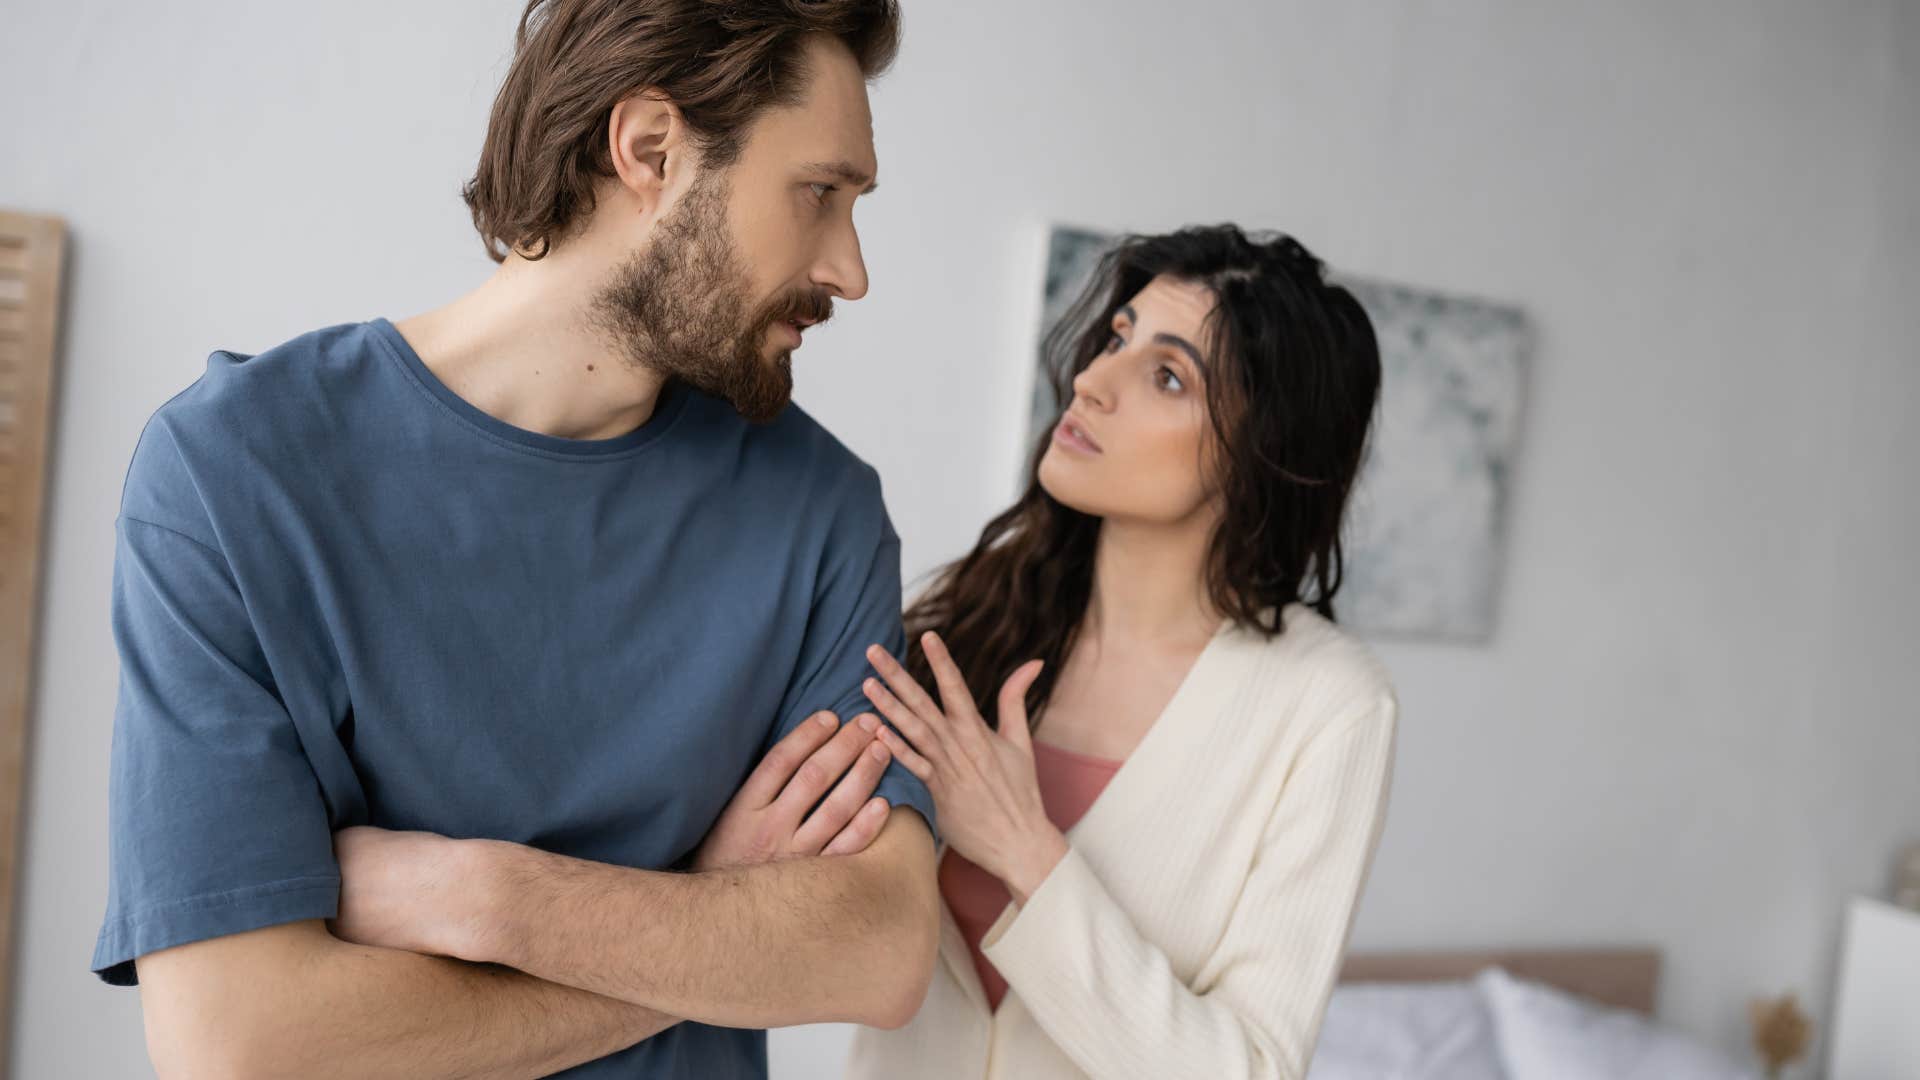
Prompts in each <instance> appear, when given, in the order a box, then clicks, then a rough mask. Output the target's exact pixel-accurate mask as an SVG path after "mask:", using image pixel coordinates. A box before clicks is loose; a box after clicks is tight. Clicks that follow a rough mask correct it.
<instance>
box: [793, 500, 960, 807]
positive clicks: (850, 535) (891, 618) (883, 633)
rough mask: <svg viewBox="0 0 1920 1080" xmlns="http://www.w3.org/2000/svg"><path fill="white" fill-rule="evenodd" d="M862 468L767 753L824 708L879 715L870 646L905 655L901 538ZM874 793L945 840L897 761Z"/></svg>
mask: <svg viewBox="0 0 1920 1080" xmlns="http://www.w3.org/2000/svg"><path fill="white" fill-rule="evenodd" d="M858 470H859V471H858V479H859V481H860V483H859V484H858V485H857V488H856V494H855V495H854V496H853V497H851V498H848V499H844V500H842V501H841V505H840V506H839V507H838V508H837V510H836V512H835V516H834V519H833V522H832V527H831V529H830V535H829V539H828V544H827V551H826V556H825V567H824V568H823V570H822V573H821V575H820V579H819V584H818V585H817V586H816V588H815V591H814V597H813V609H812V611H811V613H810V614H809V615H808V618H807V633H806V640H805V641H804V643H803V644H802V646H801V654H800V665H799V668H798V671H799V675H798V676H797V677H796V679H795V681H794V683H793V686H792V687H791V688H790V689H789V691H788V693H787V695H786V698H785V700H784V701H783V702H782V705H781V709H780V716H779V721H778V723H777V725H776V728H775V730H774V732H773V734H772V735H771V736H770V737H769V738H768V741H767V746H766V748H767V749H770V748H771V747H772V746H773V744H774V743H776V742H778V741H780V739H781V738H782V737H784V736H785V735H786V734H787V733H788V732H790V731H792V730H793V729H794V728H795V727H797V726H798V725H799V724H800V722H801V721H803V720H805V719H806V718H807V717H809V716H812V715H813V714H814V713H816V712H819V711H820V710H822V709H828V710H831V711H832V712H833V713H834V715H836V716H838V717H839V718H840V720H841V721H842V722H843V723H844V722H846V721H849V720H852V719H853V718H854V717H856V716H858V715H860V714H861V713H866V712H874V711H875V710H874V708H873V704H872V703H871V702H869V701H868V700H867V695H866V693H865V692H864V691H862V690H861V688H860V685H861V683H863V682H864V681H865V680H866V679H867V677H868V676H870V675H874V674H876V673H875V672H874V670H873V666H872V665H871V664H869V663H868V662H867V655H866V653H867V646H869V645H879V646H881V647H882V648H884V649H886V650H887V651H888V652H890V653H892V654H893V655H894V656H895V657H904V656H905V655H906V633H905V631H904V630H902V628H901V622H900V538H899V536H898V535H896V534H895V533H894V531H893V522H892V521H891V520H890V519H889V518H888V517H887V507H886V503H885V502H884V501H883V500H882V498H881V494H880V478H879V475H878V474H877V473H875V472H874V470H873V468H872V466H869V465H866V464H860V465H859V466H858ZM876 715H877V714H876ZM874 794H876V795H879V796H880V797H882V798H884V799H886V800H887V802H888V804H889V805H891V806H893V807H895V808H898V807H901V806H907V807H911V808H913V809H914V810H917V811H919V812H920V816H921V817H922V818H925V819H926V822H927V829H928V830H929V831H930V832H932V833H933V834H934V838H935V840H936V841H937V840H938V839H939V835H940V834H939V827H938V823H937V822H936V821H935V819H934V812H933V795H932V793H931V792H929V791H928V790H927V786H926V784H924V783H922V782H921V781H920V778H919V777H917V776H915V775H913V774H912V773H911V772H909V771H907V769H906V767H905V766H903V765H901V764H900V763H899V762H898V761H892V762H889V763H888V765H887V770H886V772H884V773H882V774H881V777H880V784H879V786H878V787H877V788H875V790H874Z"/></svg>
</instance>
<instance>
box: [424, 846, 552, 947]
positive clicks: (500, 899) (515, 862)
mask: <svg viewBox="0 0 1920 1080" xmlns="http://www.w3.org/2000/svg"><path fill="white" fill-rule="evenodd" d="M455 843H457V844H458V845H459V855H458V865H459V866H460V868H461V869H460V873H458V874H457V875H455V877H454V881H453V883H452V885H451V887H450V888H449V889H448V890H447V896H446V907H445V913H444V915H443V916H442V917H441V918H440V919H439V920H437V921H438V924H439V930H440V932H441V935H442V936H443V937H444V939H445V940H443V941H442V942H440V945H441V948H440V950H439V951H441V952H444V953H445V954H446V955H448V956H452V957H456V958H458V959H461V960H470V961H473V962H474V963H492V964H506V965H508V966H510V967H511V966H512V964H513V961H512V959H511V958H510V957H508V956H507V955H506V953H507V948H506V945H507V943H508V942H509V941H511V940H512V938H513V934H512V932H511V930H510V929H509V927H508V924H509V923H510V922H511V919H512V915H513V912H514V910H515V904H514V897H513V896H511V895H509V894H510V893H511V892H512V891H513V883H514V882H516V881H525V880H527V876H528V873H529V869H528V867H527V863H528V862H529V861H531V860H533V859H537V858H539V857H540V856H541V854H542V853H541V852H539V851H538V850H536V849H534V848H530V847H526V846H524V845H521V844H513V843H507V842H504V841H500V840H459V841H455Z"/></svg>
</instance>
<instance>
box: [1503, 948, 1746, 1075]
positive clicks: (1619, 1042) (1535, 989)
mask: <svg viewBox="0 0 1920 1080" xmlns="http://www.w3.org/2000/svg"><path fill="white" fill-rule="evenodd" d="M1475 982H1477V983H1478V984H1479V986H1480V989H1481V992H1482V994H1483V995H1484V996H1485V998H1486V1003H1487V1009H1488V1011H1489V1012H1490V1013H1491V1014H1492V1016H1493V1027H1494V1032H1495V1034H1496V1036H1497V1038H1498V1040H1499V1045H1500V1056H1501V1060H1502V1062H1503V1063H1504V1064H1505V1066H1506V1070H1507V1076H1508V1077H1510V1078H1511V1080H1757V1077H1758V1076H1759V1073H1757V1072H1756V1071H1754V1070H1752V1069H1748V1068H1743V1067H1741V1066H1740V1065H1738V1064H1736V1063H1735V1062H1734V1061H1733V1060H1732V1059H1730V1058H1728V1057H1727V1056H1726V1055H1724V1054H1722V1053H1720V1052H1719V1051H1717V1050H1715V1049H1713V1048H1712V1047H1709V1046H1706V1045H1704V1044H1702V1043H1699V1042H1696V1041H1694V1040H1693V1039H1690V1038H1688V1037H1687V1036H1685V1035H1682V1034H1680V1033H1679V1032H1676V1031H1672V1030H1670V1029H1668V1028H1664V1027H1661V1026H1660V1025H1658V1024H1655V1023H1653V1022H1652V1021H1650V1020H1648V1019H1647V1018H1646V1017H1644V1016H1641V1015H1640V1014H1639V1013H1635V1012H1630V1011H1628V1010H1625V1009H1612V1008H1608V1007H1606V1006H1604V1005H1598V1004H1595V1003H1593V1002H1590V1001H1586V1000H1584V999H1582V998H1579V997H1576V996H1574V995H1572V994H1568V993H1565V992H1563V991H1560V990H1556V989H1554V988H1553V987H1550V986H1546V985H1544V984H1542V983H1537V982H1533V981H1531V980H1526V979H1516V978H1514V977H1513V976H1512V975H1509V974H1507V973H1506V972H1505V971H1502V970H1500V969H1499V968H1489V969H1487V970H1486V971H1483V972H1481V973H1480V974H1479V976H1477V977H1476V979H1475Z"/></svg>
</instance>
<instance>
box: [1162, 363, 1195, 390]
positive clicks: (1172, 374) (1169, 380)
mask: <svg viewBox="0 0 1920 1080" xmlns="http://www.w3.org/2000/svg"><path fill="white" fill-rule="evenodd" d="M1161 376H1165V378H1164V379H1160V377H1161ZM1154 377H1155V378H1156V380H1159V381H1160V385H1161V386H1162V387H1164V388H1166V389H1168V390H1173V391H1180V390H1185V389H1186V388H1187V384H1186V383H1184V382H1181V381H1180V374H1179V373H1178V372H1176V371H1174V370H1173V369H1172V368H1170V367H1168V366H1166V365H1165V364H1162V365H1160V370H1159V371H1156V372H1154ZM1169 384H1171V385H1169Z"/></svg>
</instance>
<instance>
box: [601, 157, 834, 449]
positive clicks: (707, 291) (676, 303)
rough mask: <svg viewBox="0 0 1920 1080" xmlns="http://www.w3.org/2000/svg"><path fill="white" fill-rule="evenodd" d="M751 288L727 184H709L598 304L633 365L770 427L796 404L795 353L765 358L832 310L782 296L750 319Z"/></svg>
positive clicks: (824, 303) (697, 188) (807, 292)
mask: <svg viewBox="0 0 1920 1080" xmlns="http://www.w3.org/2000/svg"><path fill="white" fill-rule="evenodd" d="M749 287H750V286H749V285H748V278H747V273H746V268H745V267H743V266H742V265H741V263H740V257H739V253H738V252H737V251H736V250H735V248H734V244H733V236H732V234H731V232H730V231H729V229H728V228H727V208H726V184H725V183H724V181H722V180H721V179H720V178H718V177H715V176H713V175H712V174H708V175H705V176H702V177H701V178H700V179H699V180H698V181H696V182H695V183H694V186H693V187H692V188H690V189H689V190H688V191H687V195H686V198H685V201H684V202H683V203H682V204H681V206H680V207H679V208H678V209H677V210H675V211H674V212H673V213H672V214H670V215H669V216H668V217H666V218H665V219H663V220H662V221H661V222H660V224H659V225H658V226H657V228H656V232H655V235H654V238H653V241H652V243H650V244H648V245H647V248H646V250H644V251H640V252H636V253H635V254H634V255H633V256H632V257H631V258H629V259H628V260H627V261H626V262H625V263H624V264H622V265H621V266H620V268H619V269H617V270H616V271H614V274H613V278H612V280H611V281H610V282H609V283H608V284H607V285H606V286H604V287H603V288H602V289H601V290H600V292H599V294H598V295H596V296H595V297H594V301H593V308H592V311H593V318H594V319H595V322H596V324H597V325H599V326H600V327H601V328H602V329H604V330H606V331H608V332H609V333H610V334H612V336H613V338H614V340H616V341H618V342H619V343H620V346H621V348H623V349H624V350H625V351H626V353H627V360H628V362H630V363H632V364H634V365H636V366H638V367H643V368H648V369H650V370H653V371H655V372H658V373H659V374H661V375H663V376H666V377H667V378H670V379H679V380H681V381H682V382H685V383H687V384H688V385H690V386H692V387H694V388H695V389H698V390H700V391H702V392H704V393H708V394H711V395H713V396H714V397H717V398H721V399H723V400H725V401H727V402H728V403H730V404H731V405H732V406H733V407H734V409H735V410H736V411H738V412H739V413H740V415H741V416H743V417H745V418H746V419H747V420H748V421H750V422H752V423H756V424H764V423H767V422H768V421H770V420H772V419H773V418H774V417H776V416H779V415H780V411H781V410H782V409H785V408H786V407H787V403H788V402H789V401H791V400H792V398H793V352H792V350H790V349H782V350H780V352H779V353H778V354H777V355H775V357H774V358H773V361H772V362H771V363H769V362H768V361H767V360H765V359H763V358H762V357H761V355H760V351H761V348H762V343H763V342H765V341H766V340H767V332H768V331H769V330H770V329H772V327H773V324H774V323H776V322H780V321H783V320H788V319H804V320H809V321H812V322H815V323H820V322H825V321H826V320H827V319H828V318H830V317H832V314H833V301H832V299H831V298H829V297H828V296H827V295H826V294H825V293H824V292H821V291H819V290H815V289H802V290H794V291H789V292H786V293H782V294H780V295H777V296H775V297H773V298H772V299H770V300H769V301H767V303H765V304H764V305H762V306H761V307H760V309H759V310H757V311H752V312H749V310H748V308H749V305H750V300H749V298H748V290H749Z"/></svg>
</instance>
